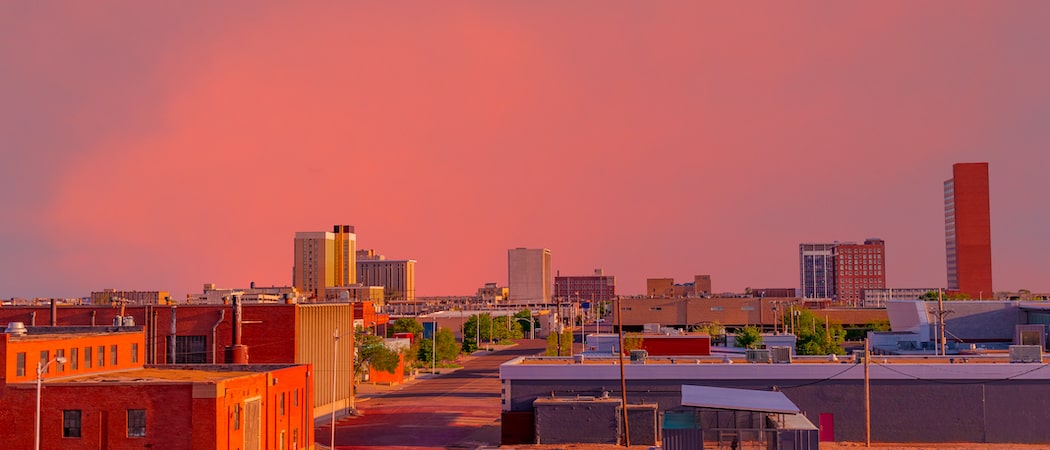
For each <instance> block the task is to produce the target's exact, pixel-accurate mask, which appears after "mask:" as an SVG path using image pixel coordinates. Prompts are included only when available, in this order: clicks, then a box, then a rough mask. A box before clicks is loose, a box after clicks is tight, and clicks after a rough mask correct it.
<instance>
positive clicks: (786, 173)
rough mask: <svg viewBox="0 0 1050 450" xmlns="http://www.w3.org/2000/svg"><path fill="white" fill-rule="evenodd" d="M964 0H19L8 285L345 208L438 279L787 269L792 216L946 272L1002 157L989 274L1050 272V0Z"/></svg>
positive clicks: (772, 274)
mask: <svg viewBox="0 0 1050 450" xmlns="http://www.w3.org/2000/svg"><path fill="white" fill-rule="evenodd" d="M964 5H965V7H963V6H959V5H957V4H955V3H930V4H921V5H915V4H890V5H887V4H881V3H879V4H849V5H837V4H823V3H810V4H791V5H784V4H776V3H769V4H765V5H763V7H748V6H747V5H732V4H730V5H704V4H688V3H687V4H680V5H673V4H663V5H658V6H654V5H639V4H631V3H619V4H612V5H608V4H605V5H604V6H603V7H602V8H595V7H594V5H591V4H586V3H581V4H572V5H558V8H556V9H554V8H545V7H544V6H545V5H540V4H527V3H526V4H513V3H512V4H480V5H478V4H475V5H469V4H468V5H437V4H427V3H420V4H417V5H416V7H415V8H402V7H399V6H398V5H388V4H372V5H357V4H329V5H289V4H280V3H267V2H259V3H258V4H257V5H256V6H254V7H253V8H251V9H249V10H245V9H244V8H239V7H236V6H234V5H224V4H217V5H198V6H195V7H194V8H184V9H183V8H180V7H179V6H177V5H153V4H135V3H128V4H124V5H120V6H117V5H113V6H111V7H110V8H108V9H107V8H106V7H104V6H97V5H61V6H59V5H55V4H48V3H34V4H31V5H21V6H19V7H17V8H9V10H8V11H6V13H5V14H0V30H2V31H0V36H3V37H5V38H7V39H3V41H4V42H7V43H8V44H6V45H0V58H2V59H3V61H5V70H3V71H0V98H4V99H5V101H4V103H3V105H0V149H2V152H3V157H4V161H5V163H4V164H3V165H0V191H2V192H3V195H0V211H3V212H4V213H5V216H4V220H0V269H2V270H0V298H10V297H81V296H87V295H89V294H90V292H92V291H99V290H102V289H105V288H117V289H125V290H140V291H151V290H164V291H169V292H171V294H172V296H173V297H174V298H176V299H180V300H181V299H182V298H184V297H185V294H186V293H196V292H198V291H199V290H200V286H201V285H202V284H203V283H215V284H217V285H220V286H247V285H249V283H250V282H252V281H254V282H256V283H258V284H259V285H287V284H290V283H291V279H290V277H289V274H290V272H291V271H292V267H291V264H290V261H292V260H293V255H292V252H293V249H292V248H291V247H292V246H291V244H290V241H291V240H292V239H293V238H294V235H295V232H297V231H304V230H326V229H328V227H330V226H331V224H337V223H346V224H353V225H354V226H355V227H356V230H357V231H356V233H357V238H358V242H357V244H358V248H374V249H382V253H384V254H387V255H391V257H393V258H397V259H412V260H415V261H417V268H418V273H417V277H416V286H417V290H416V295H417V296H431V295H471V294H473V293H474V292H475V291H476V290H477V288H479V287H481V286H483V285H484V283H486V282H493V281H494V282H497V283H499V284H500V285H505V284H506V283H507V261H506V253H505V252H506V250H507V249H512V248H518V247H527V248H548V249H551V251H552V253H553V255H554V256H553V258H552V264H553V270H554V271H555V272H556V273H557V272H560V273H561V274H562V275H586V274H589V273H592V271H593V269H594V268H597V267H601V268H603V269H604V270H605V272H606V273H607V274H609V275H612V276H615V277H616V282H617V292H619V293H623V294H639V293H643V292H644V291H645V280H646V279H647V278H656V277H672V278H675V279H683V280H684V279H692V277H693V276H694V275H695V274H701V273H702V274H710V275H711V279H712V280H713V283H714V285H715V290H716V291H718V292H726V291H742V290H743V289H744V288H746V287H752V288H770V287H795V286H797V285H798V276H799V274H798V254H797V251H798V244H799V243H801V242H829V241H833V240H843V241H845V240H858V239H864V238H867V237H879V238H881V239H884V240H885V242H886V246H887V247H888V250H887V255H886V261H885V263H886V282H887V287H898V286H899V287H915V286H944V285H945V283H946V282H945V279H946V269H945V240H944V239H945V237H944V203H943V194H944V192H943V185H942V184H943V182H944V180H946V179H949V178H951V177H952V165H953V164H955V163H961V162H985V161H986V162H988V163H989V184H990V197H991V215H992V222H993V223H994V224H993V226H992V230H991V241H992V242H994V246H993V248H992V260H993V261H994V264H995V266H994V270H995V286H994V287H995V289H996V290H999V291H1009V290H1017V289H1023V288H1027V289H1032V290H1034V291H1046V290H1050V280H1047V279H1046V276H1047V274H1048V273H1050V261H1048V260H1047V258H1046V257H1045V255H1047V254H1050V240H1048V239H1047V238H1046V237H1045V232H1044V230H1045V224H1046V223H1050V209H1048V208H1047V207H1046V206H1045V200H1043V199H1042V197H1043V196H1044V194H1045V193H1046V192H1047V189H1046V187H1045V182H1044V181H1043V180H1044V179H1045V175H1044V173H1045V171H1046V169H1047V168H1048V167H1050V152H1047V151H1046V149H1045V147H1046V145H1047V143H1048V142H1050V129H1048V128H1047V127H1046V126H1045V123H1046V122H1047V119H1048V115H1050V111H1048V110H1047V106H1046V105H1047V104H1050V102H1047V98H1048V97H1050V86H1047V85H1046V83H1045V81H1044V80H1046V79H1047V78H1050V61H1048V58H1047V57H1046V55H1047V54H1050V52H1048V51H1047V48H1046V47H1047V44H1046V43H1047V42H1050V30H1047V29H1046V27H1045V26H1044V24H1045V23H1046V22H1047V21H1048V20H1050V6H1048V5H1044V4H1031V3H1008V4H986V3H979V2H973V3H964ZM555 11H556V13H555ZM949 11H950V13H946V12H949Z"/></svg>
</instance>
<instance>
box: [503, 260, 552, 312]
mask: <svg viewBox="0 0 1050 450" xmlns="http://www.w3.org/2000/svg"><path fill="white" fill-rule="evenodd" d="M507 281H508V282H507V288H508V294H509V299H508V303H511V304H515V305H536V304H544V305H546V304H550V303H551V291H552V289H553V287H554V277H553V271H552V270H551V251H550V250H548V249H545V248H514V249H510V250H508V251H507Z"/></svg>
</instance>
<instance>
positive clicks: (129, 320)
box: [124, 316, 135, 327]
mask: <svg viewBox="0 0 1050 450" xmlns="http://www.w3.org/2000/svg"><path fill="white" fill-rule="evenodd" d="M124 326H126V327H133V326H135V316H124Z"/></svg>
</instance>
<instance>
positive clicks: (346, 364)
mask: <svg viewBox="0 0 1050 450" xmlns="http://www.w3.org/2000/svg"><path fill="white" fill-rule="evenodd" d="M118 311H119V309H116V308H113V307H109V306H56V307H54V308H48V307H43V306H39V307H38V306H5V307H2V308H0V323H9V322H25V323H26V324H27V326H30V327H31V326H33V325H47V324H53V325H57V326H102V325H110V324H112V323H113V318H114V316H115V315H117V314H118ZM124 314H125V315H126V316H130V317H131V318H132V320H133V321H134V323H135V324H137V325H139V326H141V327H142V328H143V333H144V337H143V342H142V349H141V352H142V358H143V363H145V364H213V363H219V364H222V363H225V362H227V361H228V360H227V358H226V355H225V349H226V347H229V346H230V345H231V344H232V338H233V336H232V334H233V333H232V331H233V306H232V305H181V306H155V305H150V306H128V307H127V308H126V309H125V312H124ZM242 315H243V318H242V327H241V330H242V332H241V344H244V345H246V346H247V347H248V349H247V352H248V361H249V362H250V363H251V364H313V366H314V370H316V371H317V373H319V374H327V375H326V377H331V376H332V374H333V363H335V364H338V368H337V370H336V371H335V373H336V374H337V377H338V382H337V383H336V386H335V389H336V390H335V391H334V394H333V391H332V388H333V386H332V381H331V380H330V379H329V380H328V381H326V382H324V383H318V385H317V388H316V390H311V393H312V394H313V395H314V397H313V399H312V404H314V405H316V408H315V409H316V411H315V412H316V414H317V415H319V416H321V415H326V414H328V413H330V412H331V410H332V408H336V409H337V410H341V409H345V408H346V407H347V406H349V404H350V402H351V401H352V400H351V399H350V396H351V394H350V384H351V381H350V375H351V374H352V373H353V369H352V367H353V350H352V349H353V345H352V344H353V333H352V330H353V325H352V324H353V305H351V304H349V303H321V304H244V305H242ZM172 329H174V330H175V333H174V334H173V333H172ZM336 330H339V333H340V334H341V335H344V336H343V339H341V340H340V343H339V345H338V350H339V355H338V358H336V361H334V362H333V358H332V356H333V353H334V352H335V350H336V345H335V342H334V339H333V338H332V336H333V333H334V332H335V331H336ZM172 345H174V351H172ZM229 361H232V360H229Z"/></svg>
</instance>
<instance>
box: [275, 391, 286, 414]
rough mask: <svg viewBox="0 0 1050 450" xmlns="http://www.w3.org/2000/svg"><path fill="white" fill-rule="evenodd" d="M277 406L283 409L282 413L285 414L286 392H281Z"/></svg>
mask: <svg viewBox="0 0 1050 450" xmlns="http://www.w3.org/2000/svg"><path fill="white" fill-rule="evenodd" d="M277 408H278V409H279V410H280V411H281V415H282V416H283V415H284V392H282V393H281V397H280V399H278V400H277Z"/></svg>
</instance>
